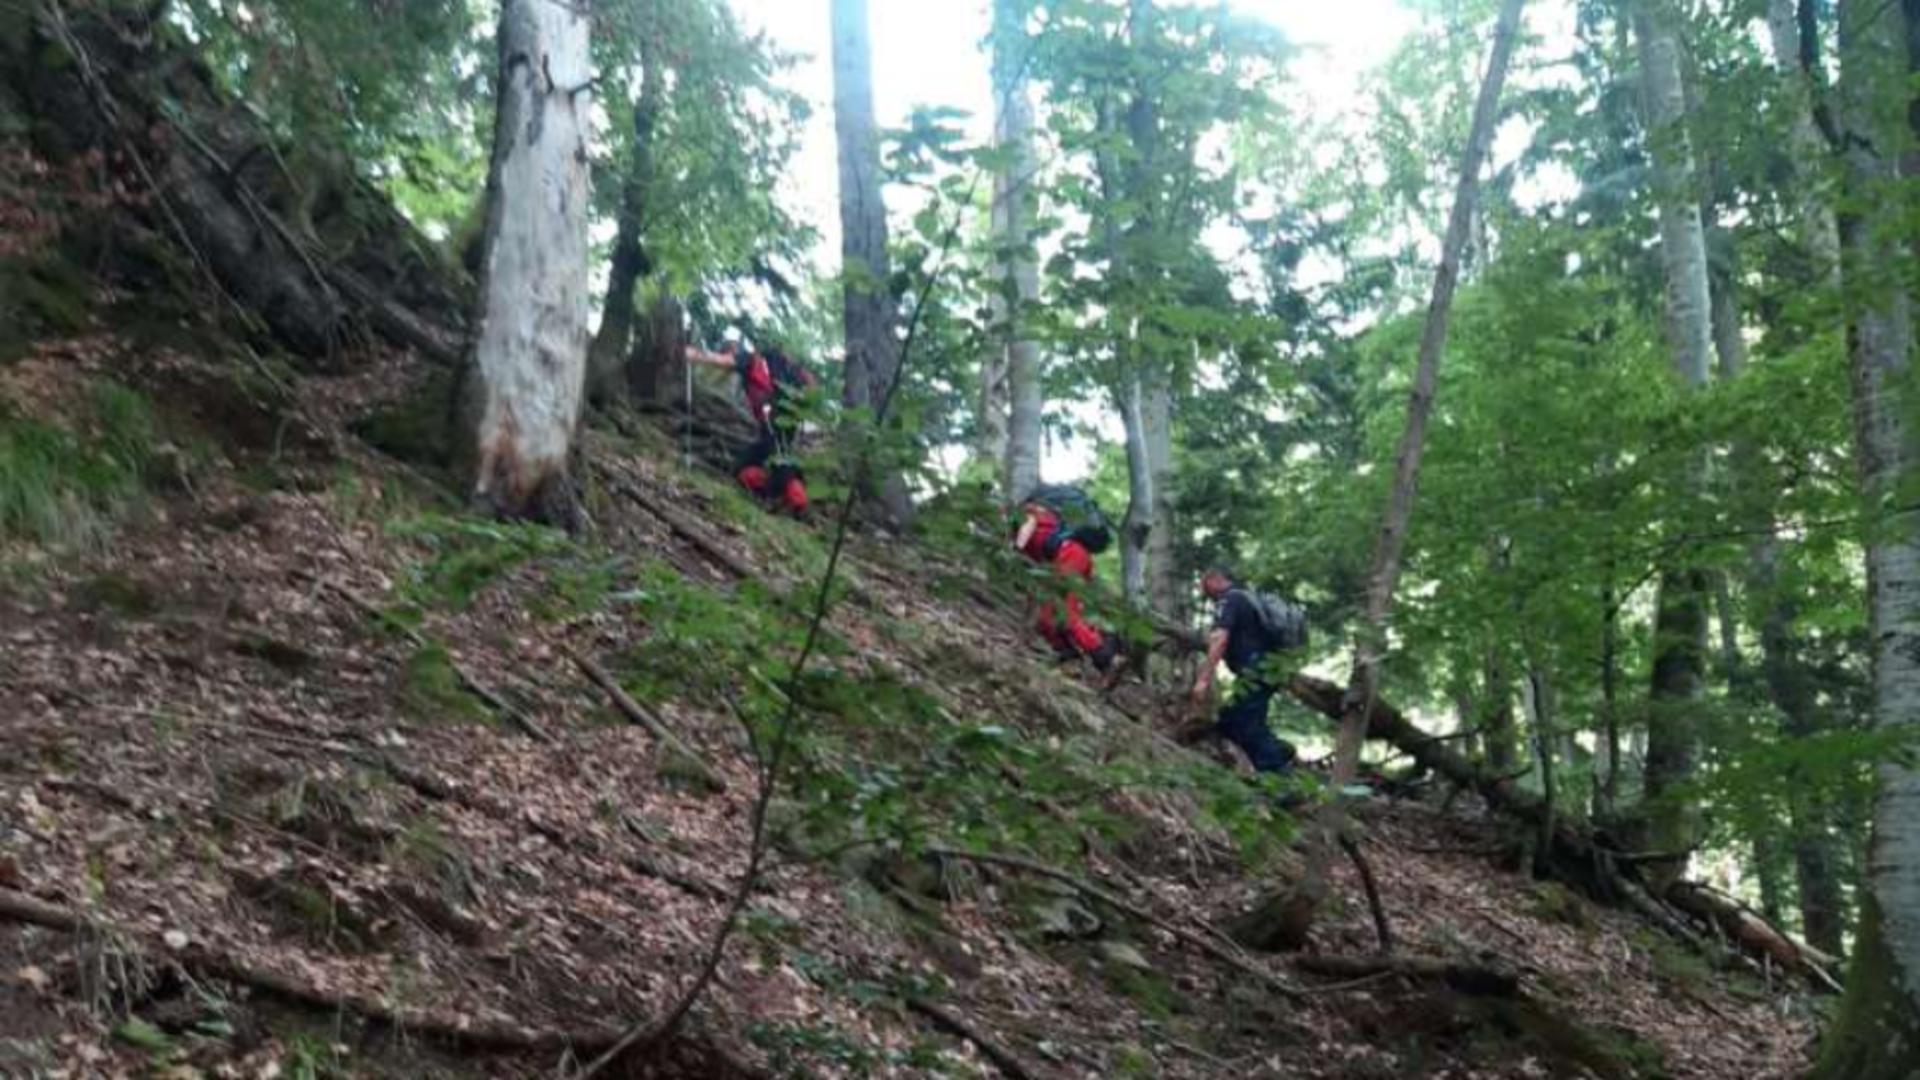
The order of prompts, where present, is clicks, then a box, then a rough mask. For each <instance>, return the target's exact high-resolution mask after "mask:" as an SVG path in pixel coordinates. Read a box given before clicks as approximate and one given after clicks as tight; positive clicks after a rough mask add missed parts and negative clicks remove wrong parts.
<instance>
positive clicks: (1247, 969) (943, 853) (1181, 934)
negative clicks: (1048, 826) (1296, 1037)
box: [926, 847, 1301, 998]
mask: <svg viewBox="0 0 1920 1080" xmlns="http://www.w3.org/2000/svg"><path fill="white" fill-rule="evenodd" d="M926 850H927V853H928V854H929V855H937V856H940V857H941V858H946V859H960V860H964V861H967V862H977V863H983V864H986V865H989V866H1001V867H1006V868H1008V869H1011V870H1019V871H1022V872H1024V873H1029V874H1037V875H1039V876H1040V877H1044V878H1050V879H1052V880H1054V881H1058V882H1060V883H1062V884H1064V885H1069V886H1072V887H1073V888H1074V889H1076V890H1078V891H1079V892H1081V893H1083V894H1084V895H1086V896H1088V897H1091V898H1092V899H1094V900H1097V901H1099V902H1100V903H1102V904H1105V905H1107V906H1108V907H1110V908H1113V909H1114V910H1115V911H1119V912H1123V913H1125V914H1127V915H1131V916H1133V917H1134V918H1136V919H1138V920H1140V921H1141V922H1143V923H1147V924H1148V925H1150V926H1154V927H1157V928H1159V929H1160V930H1163V931H1165V932H1166V933H1168V934H1171V935H1173V936H1174V937H1175V938H1177V939H1179V940H1180V941H1182V942H1185V943H1186V944H1188V945H1191V946H1193V947H1194V948H1196V949H1198V950H1200V951H1201V952H1203V953H1205V954H1207V955H1208V956H1211V957H1213V958H1214V959H1216V960H1218V961H1220V962H1221V963H1223V964H1226V965H1227V966H1228V967H1231V968H1233V969H1234V970H1235V971H1238V972H1240V973H1241V974H1243V975H1248V976H1251V977H1252V978H1254V979H1257V980H1259V981H1260V982H1261V983H1262V984H1264V985H1265V986H1266V987H1267V988H1268V989H1271V990H1273V991H1274V992H1275V993H1278V994H1281V995H1282V996H1285V997H1290V998H1297V997H1300V996H1301V989H1300V988H1299V987H1297V986H1294V985H1293V984H1292V983H1290V982H1288V981H1286V980H1285V979H1282V978H1281V977H1280V976H1278V975H1275V974H1274V973H1273V972H1271V971H1266V970H1263V969H1262V968H1260V967H1258V966H1257V965H1255V964H1252V963H1250V962H1248V961H1247V960H1246V959H1245V958H1244V957H1241V956H1237V955H1235V954H1234V953H1233V952H1232V951H1231V950H1229V949H1227V948H1226V947H1225V946H1223V945H1221V944H1220V943H1219V942H1216V941H1211V940H1209V939H1207V938H1205V937H1202V936H1201V935H1199V934H1196V933H1194V932H1193V931H1191V930H1188V929H1186V928H1185V927H1182V926H1178V925H1175V924H1174V923H1172V922H1169V921H1167V920H1166V919H1163V918H1161V917H1160V916H1158V915H1155V914H1154V913H1153V912H1151V911H1148V910H1147V909H1145V908H1143V907H1141V906H1139V905H1138V904H1135V903H1133V902H1131V901H1129V900H1127V899H1125V898H1123V897H1121V896H1119V895H1116V894H1115V893H1114V892H1113V891H1112V890H1109V889H1103V888H1101V887H1100V886H1098V885H1095V884H1094V883H1093V882H1091V881H1088V880H1086V879H1085V878H1082V877H1080V876H1079V875H1077V874H1072V873H1069V872H1067V871H1065V870H1061V869H1059V868H1058V867H1054V866H1048V865H1047V864H1046V863H1043V862H1038V861H1036V860H1033V859H1028V858H1023V857H1021V856H1019V855H995V854H991V853H988V852H979V851H962V850H960V849H958V848H949V847H929V848H927V849H926Z"/></svg>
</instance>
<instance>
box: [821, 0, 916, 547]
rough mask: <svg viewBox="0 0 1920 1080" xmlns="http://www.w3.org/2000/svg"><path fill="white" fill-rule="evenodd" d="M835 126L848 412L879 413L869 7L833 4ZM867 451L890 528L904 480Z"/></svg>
mask: <svg viewBox="0 0 1920 1080" xmlns="http://www.w3.org/2000/svg"><path fill="white" fill-rule="evenodd" d="M832 18H833V126H834V132H835V135H836V137H837V139H838V141H839V150H840V262H841V276H842V282H841V296H842V313H843V319H844V329H845V334H846V344H847V360H846V389H845V393H844V395H843V400H844V401H845V403H846V406H847V407H848V408H849V409H864V410H866V412H867V414H868V415H869V416H871V415H872V414H873V413H875V412H877V411H878V409H879V406H880V401H881V399H882V398H883V397H884V396H885V395H886V393H887V388H888V387H889V386H891V385H892V384H893V381H894V377H895V373H896V372H897V371H898V370H899V366H900V341H899V338H898V337H897V335H896V334H895V326H894V321H895V315H896V314H897V313H896V311H895V310H894V302H893V295H892V292H891V289H890V286H889V280H890V278H891V276H892V269H891V266H892V264H891V261H890V260H889V258H888V255H887V208H886V204H885V203H884V202H883V201H882V199H881V194H880V135H879V130H878V128H877V127H876V126H875V123H874V116H873V56H872V43H871V41H870V40H869V35H868V29H867V0H833V11H832ZM872 449H873V448H872V445H871V444H868V447H867V450H866V451H864V452H863V453H862V455H861V457H862V459H863V461H862V464H861V466H860V468H861V469H862V472H863V474H865V475H862V476H861V477H860V480H861V481H862V487H863V488H867V489H869V490H868V492H867V501H868V502H869V504H871V505H872V506H873V507H874V508H875V509H877V510H878V511H880V513H881V515H882V516H883V517H884V518H885V519H886V520H887V522H888V523H889V524H891V525H892V526H894V527H895V528H901V527H904V526H905V525H906V524H907V521H908V520H909V518H911V516H912V513H913V501H912V498H911V496H910V495H909V494H908V492H907V485H906V480H905V478H903V477H902V476H901V475H900V474H899V472H898V471H897V470H895V469H893V468H891V467H882V468H881V469H879V471H878V475H877V476H876V475H872V473H871V466H872V452H871V451H872Z"/></svg>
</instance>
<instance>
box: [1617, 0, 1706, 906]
mask: <svg viewBox="0 0 1920 1080" xmlns="http://www.w3.org/2000/svg"><path fill="white" fill-rule="evenodd" d="M1668 3H1669V0H1639V2H1638V3H1636V4H1635V6H1634V11H1633V23H1634V38H1635V40H1636V42H1637V44H1638V46H1639V57H1640V81H1641V91H1642V96H1643V105H1644V109H1645V115H1646V128H1647V139H1648V141H1649V143H1650V144H1651V145H1652V148H1653V162H1654V188H1655V197H1656V199H1657V201H1658V203H1659V208H1660V261H1661V264H1662V267H1663V270H1664V276H1665V280H1666V294H1667V302H1666V324H1667V340H1668V345H1669V347H1670V348H1671V350H1672V355H1673V364H1674V368H1675V369H1676V370H1677V371H1678V372H1679V375H1680V378H1681V380H1682V381H1683V382H1684V383H1685V384H1686V385H1687V386H1688V387H1690V388H1695V389H1697V388H1699V387H1702V386H1705V385H1706V383H1707V378H1708V370H1709V368H1708V365H1709V364H1710V363H1711V361H1712V356H1713V315H1712V309H1713V301H1712V296H1711V288H1710V285H1709V271H1708V265H1707V245H1706V234H1705V231H1704V226H1703V224H1702V222H1701V219H1700V202H1699V197H1698V191H1697V189H1696V187H1695V180H1694V157H1693V146H1692V140H1691V138H1690V137H1689V134H1688V131H1687V108H1686V90H1685V87H1684V86H1683V85H1682V82H1681V69H1682V63H1681V44H1680V33H1679V29H1678V26H1677V25H1676V23H1677V15H1676V14H1675V12H1673V10H1672V9H1671V8H1670V7H1668ZM1704 464H1705V461H1704V458H1702V459H1701V460H1699V461H1698V462H1696V463H1695V464H1694V465H1693V466H1692V468H1691V470H1690V471H1691V473H1692V475H1691V477H1690V480H1689V483H1688V487H1689V488H1691V489H1692V490H1693V491H1697V490H1698V489H1699V486H1700V485H1701V483H1702V482H1703V481H1704V476H1703V475H1702V468H1703V466H1704ZM1688 498H1691V492H1688V493H1686V494H1684V495H1682V496H1681V500H1684V499H1688ZM1677 501H1678V500H1677ZM1707 588H1708V583H1707V575H1706V574H1704V573H1703V572H1701V571H1699V570H1697V569H1695V568H1692V567H1684V566H1683V567H1675V568H1672V569H1669V570H1667V571H1666V572H1664V573H1663V574H1662V575H1661V578H1660V595H1659V601H1658V604H1657V607H1656V610H1655V615H1654V661H1653V685H1652V695H1651V697H1652V701H1651V709H1650V711H1649V717H1648V729H1647V767H1646V803H1647V807H1646V814H1647V846H1649V847H1651V848H1654V849H1656V850H1661V851H1684V850H1688V849H1690V848H1692V846H1693V844H1694V842H1695V839H1696V838H1697V836H1698V835H1699V829H1700V822H1699V815H1698V812H1697V810H1696V808H1695V807H1694V806H1693V805H1692V802H1691V800H1689V799H1686V798H1685V797H1684V796H1683V795H1682V794H1681V789H1682V788H1683V786H1684V785H1685V784H1686V783H1687V782H1688V781H1690V780H1691V779H1692V778H1693V774H1694V769H1695V758H1696V757H1697V753H1698V747H1697V743H1698V739H1699V735H1698V731H1697V727H1696V724H1697V718H1696V717H1695V715H1694V714H1695V712H1696V711H1697V710H1698V707H1699V703H1700V700H1701V697H1702V695H1703V693H1704V691H1705V687H1706V653H1707V646H1706V635H1707V603H1706V594H1707ZM1647 869H1648V871H1649V873H1648V876H1649V877H1650V878H1651V879H1652V883H1653V885H1654V888H1655V890H1656V891H1659V890H1660V889H1663V888H1665V887H1666V885H1668V884H1670V883H1671V882H1672V881H1674V880H1678V878H1679V877H1681V876H1682V875H1683V874H1684V872H1685V870H1686V865H1685V862H1684V860H1681V861H1678V862H1675V863H1673V864H1669V865H1662V866H1649V867H1648V868H1647Z"/></svg>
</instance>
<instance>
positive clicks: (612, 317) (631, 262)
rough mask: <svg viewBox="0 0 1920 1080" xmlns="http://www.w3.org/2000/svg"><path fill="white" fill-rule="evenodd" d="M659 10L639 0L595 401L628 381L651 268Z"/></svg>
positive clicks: (590, 357) (590, 358)
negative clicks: (629, 126)
mask: <svg viewBox="0 0 1920 1080" xmlns="http://www.w3.org/2000/svg"><path fill="white" fill-rule="evenodd" d="M656 15H657V11H656V10H655V8H654V6H653V4H652V3H650V2H649V3H643V4H641V5H640V12H639V17H640V18H641V19H642V20H643V25H642V26H641V27H640V28H639V33H638V35H637V36H638V38H639V42H640V100H639V101H637V102H635V103H634V106H633V159H632V160H631V161H630V162H628V163H627V174H626V176H625V177H624V178H622V182H621V188H620V214H619V225H618V229H617V231H616V232H615V233H614V237H613V258H612V262H611V264H610V265H609V266H608V269H607V299H606V303H605V304H604V305H603V306H602V307H601V309H600V329H599V330H598V331H597V332H596V333H595V334H594V336H593V346H592V348H590V349H588V350H587V399H588V400H589V401H591V402H592V403H593V404H595V405H605V404H607V403H608V402H609V401H611V400H613V399H614V398H615V397H616V396H617V395H619V393H620V392H621V390H622V388H623V384H624V383H625V382H626V381H627V380H625V379H623V378H622V371H623V369H624V368H625V366H626V363H627V356H628V350H629V348H630V347H631V345H632V342H633V319H634V295H633V292H634V287H635V286H637V285H638V284H639V283H640V280H641V279H642V278H644V277H646V276H647V275H648V274H649V273H651V272H652V271H653V261H652V260H651V259H650V258H648V256H647V249H646V246H645V243H644V235H645V232H646V210H647V199H648V197H649V193H650V192H651V190H652V188H653V177H654V147H653V132H654V128H655V127H656V126H658V124H659V121H660V106H661V102H662V99H663V97H664V96H665V90H666V78H665V75H666V73H665V72H664V71H663V70H662V66H661V63H660V47H659V44H658V42H657V39H656V32H657V31H656V27H655V25H654V24H655V22H656V21H657V20H656Z"/></svg>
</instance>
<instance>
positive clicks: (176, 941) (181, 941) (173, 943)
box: [160, 930, 187, 952]
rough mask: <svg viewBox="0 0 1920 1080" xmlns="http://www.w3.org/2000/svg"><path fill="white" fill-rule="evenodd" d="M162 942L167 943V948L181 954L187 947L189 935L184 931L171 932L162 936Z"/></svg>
mask: <svg viewBox="0 0 1920 1080" xmlns="http://www.w3.org/2000/svg"><path fill="white" fill-rule="evenodd" d="M160 940H161V941H162V942H165V943H166V946H167V948H169V949H172V950H173V951H174V952H179V951H180V950H181V949H184V948H186V947H187V934H186V931H184V930H169V931H167V932H166V933H164V934H161V935H160Z"/></svg>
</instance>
